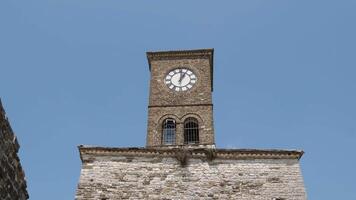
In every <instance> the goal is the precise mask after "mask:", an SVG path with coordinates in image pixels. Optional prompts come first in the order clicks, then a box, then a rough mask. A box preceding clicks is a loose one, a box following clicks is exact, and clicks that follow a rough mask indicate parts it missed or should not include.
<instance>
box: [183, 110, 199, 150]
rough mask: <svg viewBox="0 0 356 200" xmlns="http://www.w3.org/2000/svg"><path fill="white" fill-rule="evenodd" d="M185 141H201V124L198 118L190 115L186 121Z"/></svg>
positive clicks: (192, 142)
mask: <svg viewBox="0 0 356 200" xmlns="http://www.w3.org/2000/svg"><path fill="white" fill-rule="evenodd" d="M184 143H185V144H198V143H199V124H198V120H196V119H195V118H193V117H189V118H187V119H186V120H185V121H184Z"/></svg>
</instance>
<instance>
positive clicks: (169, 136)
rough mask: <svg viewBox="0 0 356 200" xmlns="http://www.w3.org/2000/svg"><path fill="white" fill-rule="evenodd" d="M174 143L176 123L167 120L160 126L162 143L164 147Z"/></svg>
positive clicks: (172, 120)
mask: <svg viewBox="0 0 356 200" xmlns="http://www.w3.org/2000/svg"><path fill="white" fill-rule="evenodd" d="M175 142H176V121H175V120H174V119H171V118H168V119H165V120H164V121H163V124H162V143H163V144H164V145H173V144H175Z"/></svg>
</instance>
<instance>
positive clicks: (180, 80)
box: [179, 72, 187, 83]
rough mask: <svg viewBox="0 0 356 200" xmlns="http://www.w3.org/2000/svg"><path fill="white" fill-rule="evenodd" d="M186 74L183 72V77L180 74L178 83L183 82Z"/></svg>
mask: <svg viewBox="0 0 356 200" xmlns="http://www.w3.org/2000/svg"><path fill="white" fill-rule="evenodd" d="M186 73H187V72H184V73H183V75H182V73H181V74H180V77H179V83H181V82H182V80H183V78H184V77H185V74H186Z"/></svg>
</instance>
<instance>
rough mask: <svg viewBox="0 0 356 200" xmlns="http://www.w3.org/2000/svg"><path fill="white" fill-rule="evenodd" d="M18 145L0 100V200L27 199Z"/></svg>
mask: <svg viewBox="0 0 356 200" xmlns="http://www.w3.org/2000/svg"><path fill="white" fill-rule="evenodd" d="M19 148H20V145H19V143H18V142H17V138H16V136H15V134H14V132H13V131H12V129H11V126H10V123H9V121H8V119H7V117H6V114H5V110H4V108H3V107H2V104H1V100H0V199H1V200H26V199H28V193H27V186H26V180H25V174H24V172H23V170H22V167H21V163H20V159H19V157H18V155H17V152H18V151H19Z"/></svg>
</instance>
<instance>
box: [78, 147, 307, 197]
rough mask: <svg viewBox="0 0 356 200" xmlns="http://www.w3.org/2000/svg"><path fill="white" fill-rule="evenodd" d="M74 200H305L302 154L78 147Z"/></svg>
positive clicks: (256, 151) (287, 152) (290, 152)
mask: <svg viewBox="0 0 356 200" xmlns="http://www.w3.org/2000/svg"><path fill="white" fill-rule="evenodd" d="M80 153H81V159H82V162H83V165H82V170H81V176H80V181H79V185H78V189H77V194H76V199H77V200H84V199H85V200H89V199H93V200H94V199H95V200H114V199H165V200H168V199H172V200H173V199H176V200H178V199H204V200H205V199H223V200H227V199H240V200H305V199H306V194H305V190H304V184H303V179H302V175H301V171H300V166H299V158H300V157H301V155H302V152H298V151H276V150H273V151H272V150H269V151H262V150H223V149H220V150H219V149H217V150H215V151H214V150H211V149H210V150H209V149H195V150H182V149H178V150H177V149H170V150H162V149H161V150H158V149H122V148H121V149H120V148H117V149H112V148H101V147H98V148H93V147H80Z"/></svg>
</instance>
